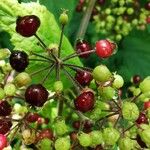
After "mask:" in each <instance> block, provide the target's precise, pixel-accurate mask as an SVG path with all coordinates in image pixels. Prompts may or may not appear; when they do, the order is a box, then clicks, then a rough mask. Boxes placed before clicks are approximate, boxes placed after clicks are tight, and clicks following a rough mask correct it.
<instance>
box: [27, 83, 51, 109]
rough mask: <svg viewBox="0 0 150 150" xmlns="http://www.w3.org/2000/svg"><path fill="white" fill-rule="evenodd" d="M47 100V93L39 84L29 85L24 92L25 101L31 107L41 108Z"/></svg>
mask: <svg viewBox="0 0 150 150" xmlns="http://www.w3.org/2000/svg"><path fill="white" fill-rule="evenodd" d="M47 99H48V91H47V90H46V88H45V87H43V86H42V85H41V84H32V85H30V86H29V87H28V88H27V89H26V92H25V100H26V102H28V103H29V104H31V105H32V106H37V107H42V106H43V105H44V103H45V102H46V101H47Z"/></svg>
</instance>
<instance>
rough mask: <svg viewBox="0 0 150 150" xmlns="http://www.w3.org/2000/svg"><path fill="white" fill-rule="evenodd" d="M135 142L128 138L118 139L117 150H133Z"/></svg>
mask: <svg viewBox="0 0 150 150" xmlns="http://www.w3.org/2000/svg"><path fill="white" fill-rule="evenodd" d="M134 145H135V142H134V141H133V140H131V139H130V138H128V137H124V138H120V140H119V149H120V150H132V149H134Z"/></svg>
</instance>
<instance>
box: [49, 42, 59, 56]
mask: <svg viewBox="0 0 150 150" xmlns="http://www.w3.org/2000/svg"><path fill="white" fill-rule="evenodd" d="M48 48H49V50H50V52H52V53H53V54H54V55H55V56H57V55H58V44H56V43H52V44H50V45H49V46H48Z"/></svg>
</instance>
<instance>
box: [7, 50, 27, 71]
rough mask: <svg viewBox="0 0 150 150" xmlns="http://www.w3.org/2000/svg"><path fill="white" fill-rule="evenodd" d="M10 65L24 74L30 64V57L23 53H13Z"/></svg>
mask: <svg viewBox="0 0 150 150" xmlns="http://www.w3.org/2000/svg"><path fill="white" fill-rule="evenodd" d="M9 62H10V65H11V67H12V68H13V69H15V70H16V71H18V72H22V71H24V70H25V69H26V67H27V66H28V64H29V59H28V55H27V54H26V53H25V52H23V51H17V50H16V51H13V52H12V53H11V55H10V57H9Z"/></svg>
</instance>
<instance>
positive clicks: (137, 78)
mask: <svg viewBox="0 0 150 150" xmlns="http://www.w3.org/2000/svg"><path fill="white" fill-rule="evenodd" d="M140 82H141V77H140V76H139V75H135V76H133V83H134V84H139V83H140Z"/></svg>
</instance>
